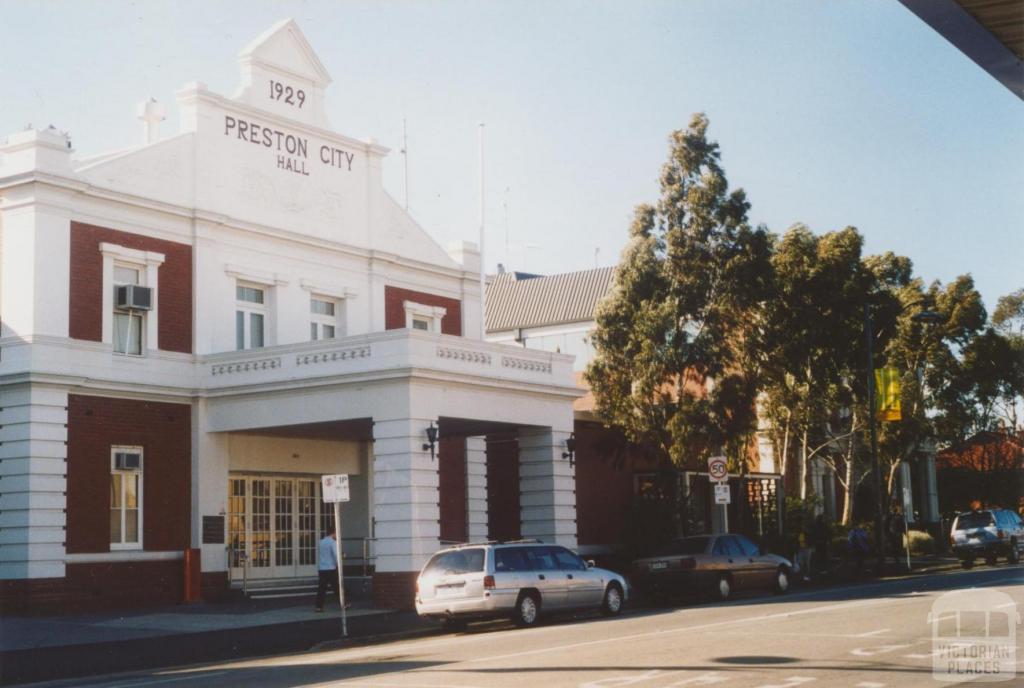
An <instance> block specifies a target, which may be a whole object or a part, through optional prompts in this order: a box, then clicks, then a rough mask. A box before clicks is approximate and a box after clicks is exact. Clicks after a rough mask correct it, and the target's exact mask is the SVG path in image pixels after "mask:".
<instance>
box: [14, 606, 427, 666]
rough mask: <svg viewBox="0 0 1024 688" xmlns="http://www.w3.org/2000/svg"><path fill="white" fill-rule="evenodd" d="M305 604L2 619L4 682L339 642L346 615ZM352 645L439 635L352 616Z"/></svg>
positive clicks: (367, 611) (401, 615) (404, 615)
mask: <svg viewBox="0 0 1024 688" xmlns="http://www.w3.org/2000/svg"><path fill="white" fill-rule="evenodd" d="M330 602H331V600H330V598H329V600H328V604H327V606H326V608H325V611H324V612H323V613H317V612H315V611H314V610H313V603H312V598H309V599H305V598H301V601H296V600H295V599H291V600H288V599H286V600H267V601H251V600H237V601H231V602H225V603H206V602H198V603H193V604H182V605H176V606H173V607H164V608H158V609H148V610H140V611H130V612H121V613H107V614H76V615H68V616H32V617H18V616H4V617H3V618H0V684H3V685H10V684H12V683H25V682H29V681H43V680H51V679H59V678H68V677H77V676H87V675H94V674H100V673H112V672H120V671H133V670H140V669H151V668H154V667H158V666H173V665H181V664H192V663H196V662H205V661H214V660H226V659H236V658H237V659H240V658H243V657H251V656H258V655H265V654H271V653H277V652H289V651H300V650H306V649H309V648H311V647H313V646H315V645H317V644H319V643H323V642H327V641H338V640H341V639H342V635H341V610H340V608H339V606H338V604H337V601H336V600H334V604H333V605H332V604H331V603H330ZM347 620H348V632H349V633H348V639H347V640H346V641H345V642H346V643H351V644H357V643H361V642H371V641H372V640H374V639H378V638H381V637H382V636H390V637H401V636H408V635H420V634H428V633H431V632H436V631H437V629H438V626H437V624H434V623H430V622H427V621H424V620H422V619H420V618H419V617H418V616H417V615H416V614H415V612H398V611H394V610H381V609H372V608H370V606H369V602H368V601H357V602H355V603H354V604H353V606H352V607H351V608H350V609H349V610H348V613H347Z"/></svg>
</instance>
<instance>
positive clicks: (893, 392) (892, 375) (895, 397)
mask: <svg viewBox="0 0 1024 688" xmlns="http://www.w3.org/2000/svg"><path fill="white" fill-rule="evenodd" d="M875 406H876V415H877V418H878V420H886V421H894V420H900V417H901V416H900V371H899V370H897V369H896V368H876V369H875Z"/></svg>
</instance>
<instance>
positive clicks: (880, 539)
mask: <svg viewBox="0 0 1024 688" xmlns="http://www.w3.org/2000/svg"><path fill="white" fill-rule="evenodd" d="M874 338H875V336H874V333H873V332H872V324H871V312H870V311H869V310H868V303H867V301H865V302H864V339H865V343H866V344H867V353H868V361H867V363H868V380H867V382H868V427H869V428H870V430H871V470H872V472H873V473H874V476H875V490H876V491H877V493H878V494H877V499H876V504H875V552H876V554H877V555H878V575H879V576H881V575H882V574H883V573H884V572H885V533H883V532H882V529H883V528H884V527H885V526H884V524H885V522H884V518H883V514H884V513H885V491H884V490H883V489H882V469H881V466H879V464H878V428H877V424H878V420H877V419H876V418H875V351H874V341H873V340H874Z"/></svg>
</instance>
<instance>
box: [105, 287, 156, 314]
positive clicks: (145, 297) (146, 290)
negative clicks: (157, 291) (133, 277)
mask: <svg viewBox="0 0 1024 688" xmlns="http://www.w3.org/2000/svg"><path fill="white" fill-rule="evenodd" d="M114 307H115V308H122V309H124V310H129V311H148V310H149V309H150V308H152V307H153V290H152V288H150V287H140V286H139V285H137V284H122V285H119V286H116V287H114Z"/></svg>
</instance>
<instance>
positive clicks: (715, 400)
mask: <svg viewBox="0 0 1024 688" xmlns="http://www.w3.org/2000/svg"><path fill="white" fill-rule="evenodd" d="M707 128H708V120H707V118H706V117H705V116H704V115H702V114H699V115H695V116H694V117H693V118H692V119H691V121H690V124H689V126H688V127H687V128H686V129H685V130H679V131H675V132H673V133H672V135H671V137H670V140H669V156H668V160H667V161H666V163H665V164H664V166H663V167H662V171H661V178H660V186H661V197H660V199H659V201H658V203H657V204H656V205H654V206H651V205H641V206H639V207H637V209H636V212H635V216H634V220H633V224H632V227H631V229H630V238H629V243H628V245H627V246H626V248H625V250H624V251H623V254H622V260H621V262H620V265H619V268H618V270H617V272H616V277H615V283H614V286H613V288H612V291H611V293H610V294H609V296H608V297H607V298H606V299H605V300H604V301H603V302H602V303H601V305H600V306H599V307H598V310H597V314H596V319H597V329H596V331H595V332H594V334H593V336H592V343H593V345H594V351H595V356H594V359H593V360H592V362H591V363H590V365H589V366H588V368H587V371H586V376H587V380H588V382H589V383H590V385H591V388H592V390H593V392H594V397H595V400H596V403H597V412H598V414H599V415H600V417H601V418H602V419H603V420H604V421H605V422H606V423H608V424H611V425H615V426H617V427H619V428H621V429H622V430H623V431H624V432H625V434H626V435H627V437H628V438H629V439H630V440H632V441H635V442H647V443H650V444H653V445H654V446H656V447H658V448H659V449H660V451H661V453H662V455H663V456H664V457H665V458H668V459H671V460H672V461H674V462H675V463H676V464H677V465H682V464H684V463H685V462H687V461H693V460H696V459H698V458H699V457H701V456H703V455H705V454H707V452H708V451H711V450H718V449H719V448H722V447H727V446H728V447H731V448H732V451H733V455H734V456H737V455H738V454H737V452H739V451H740V447H742V446H743V442H742V440H741V438H743V437H748V436H749V434H750V433H751V432H752V431H753V429H754V424H755V415H754V410H753V409H754V403H753V401H754V397H755V394H756V390H757V371H756V368H754V367H752V366H751V365H749V364H750V362H751V361H753V360H754V352H755V351H756V341H757V327H756V326H757V313H758V309H759V307H760V304H761V303H762V301H763V299H764V298H765V295H766V293H767V287H768V283H769V275H770V265H769V262H768V256H769V239H768V235H767V232H766V231H764V230H763V229H761V228H757V229H754V228H751V227H750V225H749V222H748V219H747V210H748V208H749V204H748V202H747V199H746V195H745V194H744V193H743V191H742V190H739V189H737V190H732V191H730V189H729V185H728V181H727V179H726V175H725V171H724V170H723V168H722V165H721V154H720V151H719V148H718V144H717V143H715V142H713V141H709V140H708V138H707ZM709 381H710V383H709Z"/></svg>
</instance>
